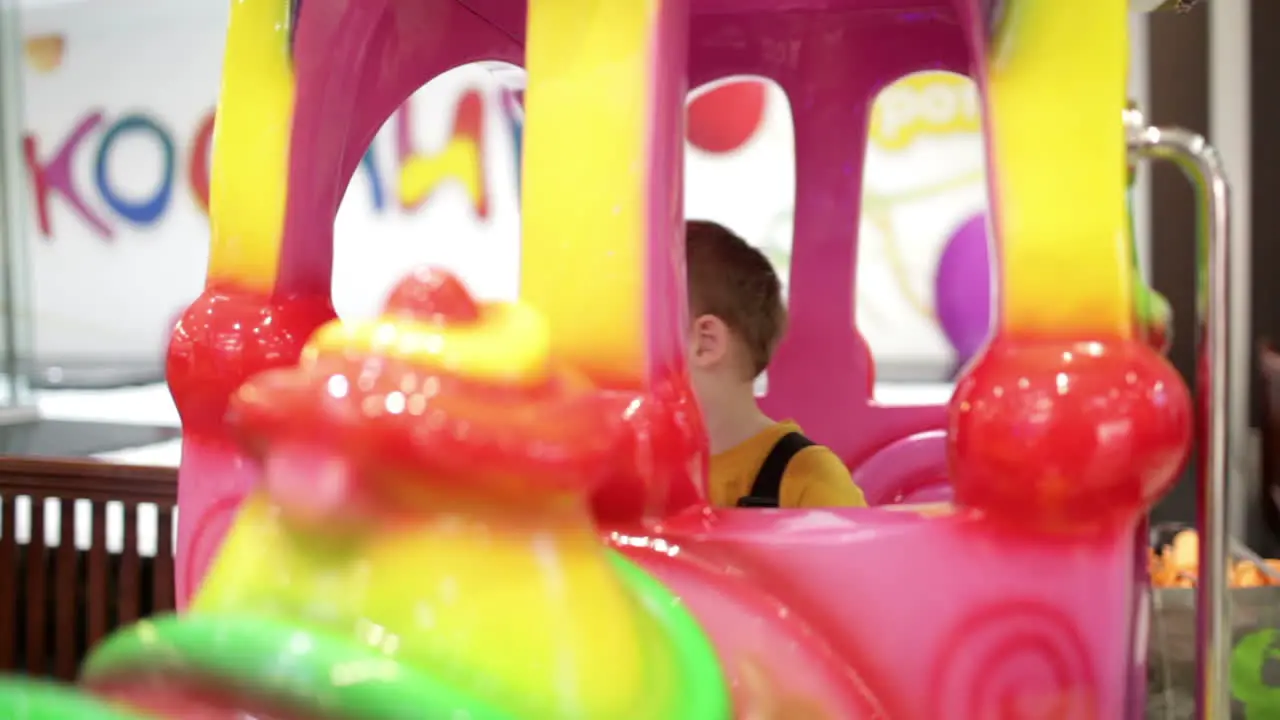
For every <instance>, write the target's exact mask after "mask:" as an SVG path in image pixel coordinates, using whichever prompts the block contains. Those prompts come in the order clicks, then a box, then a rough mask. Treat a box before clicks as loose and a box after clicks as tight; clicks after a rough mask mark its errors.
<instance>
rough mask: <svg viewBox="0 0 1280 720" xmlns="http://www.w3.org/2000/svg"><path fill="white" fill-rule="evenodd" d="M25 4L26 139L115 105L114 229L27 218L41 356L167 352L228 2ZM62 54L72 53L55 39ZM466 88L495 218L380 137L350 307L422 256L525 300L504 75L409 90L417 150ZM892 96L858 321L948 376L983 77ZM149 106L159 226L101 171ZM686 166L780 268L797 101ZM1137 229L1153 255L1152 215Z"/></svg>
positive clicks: (196, 284)
mask: <svg viewBox="0 0 1280 720" xmlns="http://www.w3.org/2000/svg"><path fill="white" fill-rule="evenodd" d="M24 8H25V11H24V13H23V24H24V26H25V28H24V29H25V33H26V35H27V38H28V47H27V51H28V57H27V59H28V67H27V68H26V73H25V81H24V91H25V104H26V108H25V112H26V123H27V129H28V132H29V133H30V135H31V137H32V139H33V140H34V142H35V143H36V145H37V146H38V153H37V154H38V155H39V160H40V162H41V164H43V163H46V162H47V161H48V160H49V159H50V158H51V156H52V155H53V153H54V152H55V151H56V150H57V149H58V146H59V145H60V144H61V143H62V141H63V138H64V137H66V135H67V134H68V133H69V132H70V131H71V130H72V129H73V128H74V127H75V126H76V125H77V124H78V123H79V122H80V121H81V120H82V119H83V118H84V117H86V115H87V114H89V113H90V112H92V111H100V112H101V113H102V114H103V117H104V121H103V123H102V124H101V125H100V126H98V127H97V128H95V129H94V130H93V131H92V132H90V133H89V134H88V136H87V137H86V138H85V139H84V141H83V142H82V144H81V145H80V146H79V147H78V149H77V150H75V152H74V155H73V157H72V163H71V168H72V173H71V176H72V180H73V187H74V188H75V190H76V192H77V193H78V194H79V195H80V196H82V197H83V199H84V202H85V204H86V205H87V207H88V209H89V211H90V212H91V213H93V214H94V215H96V216H99V217H100V218H101V219H102V220H103V222H104V224H105V226H106V227H108V228H109V237H108V236H107V234H106V233H105V232H103V231H101V230H95V228H94V227H93V226H92V225H91V223H88V222H86V221H85V218H84V217H83V216H82V215H81V214H80V213H79V212H78V211H77V210H76V209H74V208H73V207H72V206H71V204H70V203H69V202H68V201H67V198H66V197H62V196H58V195H57V194H56V193H54V194H53V195H49V199H48V212H49V225H50V232H49V233H47V234H45V233H42V232H41V230H40V227H39V223H38V222H37V220H38V218H37V217H36V215H37V213H36V212H35V208H34V207H33V208H32V212H30V213H29V221H30V222H29V224H30V226H31V227H30V232H29V234H28V249H29V253H28V254H29V256H30V264H31V274H32V283H31V284H32V287H33V290H32V294H31V298H30V299H31V302H32V303H33V311H34V325H35V338H34V342H35V350H36V354H37V356H38V357H39V358H41V359H44V360H46V361H49V360H59V361H69V360H70V361H74V360H76V359H110V360H141V361H148V360H151V359H158V358H159V357H160V356H161V353H162V352H163V347H164V344H165V342H166V341H167V335H168V332H169V328H170V324H171V322H172V320H173V318H174V317H175V316H176V315H177V313H178V312H180V311H181V310H182V309H183V308H184V307H185V306H186V304H187V303H188V302H190V301H191V300H192V299H193V298H194V297H195V296H196V295H197V294H198V293H199V292H200V289H201V287H202V284H203V279H204V271H205V265H206V262H207V238H208V224H207V219H206V217H205V215H204V214H203V212H202V210H201V208H200V206H199V203H198V202H197V201H196V200H195V198H194V196H193V193H192V192H191V189H190V184H189V182H188V178H187V176H188V173H189V170H190V165H191V162H192V157H193V155H192V152H193V150H192V148H193V145H194V144H195V141H196V139H197V138H196V130H197V127H198V125H199V124H200V122H201V120H202V119H203V118H204V117H205V116H206V115H207V113H208V112H209V111H210V110H211V109H212V107H213V105H214V102H215V100H216V94H217V88H218V83H219V73H220V66H221V62H220V56H221V52H222V42H223V28H224V27H225V24H226V2H225V1H224V0H186V1H185V2H182V3H155V2H152V1H150V0H115V1H114V2H112V3H110V4H104V3H94V2H87V1H84V0H82V1H79V2H50V1H49V0H27V2H26V4H25V5H24ZM1134 39H1135V48H1136V49H1138V50H1139V52H1137V53H1136V54H1135V57H1137V58H1144V57H1145V51H1144V50H1143V49H1142V48H1144V45H1143V44H1142V42H1143V39H1142V36H1141V33H1140V32H1139V33H1135V38H1134ZM59 47H60V49H61V52H60V54H59V53H57V52H52V51H51V50H52V49H57V48H59ZM1134 71H1135V87H1137V88H1139V96H1140V97H1141V96H1142V95H1143V94H1144V92H1145V82H1143V81H1142V79H1141V78H1142V77H1143V75H1144V69H1143V68H1141V66H1140V65H1135V68H1134ZM469 87H477V88H480V89H481V90H482V91H483V92H484V93H485V96H486V98H487V100H488V101H489V102H488V103H487V110H486V119H487V122H486V129H485V134H484V152H485V170H486V173H487V190H488V196H489V199H490V202H491V204H492V206H493V207H492V213H491V215H490V217H489V218H488V219H486V220H483V221H482V220H480V219H478V218H477V217H476V214H475V212H474V209H473V208H472V206H471V203H470V201H469V199H468V198H467V196H466V193H465V192H464V191H463V189H462V187H461V185H459V184H457V183H450V182H445V183H444V184H443V185H442V186H441V187H440V189H439V191H438V192H437V193H436V194H435V195H434V196H433V197H432V199H431V200H430V201H429V202H428V203H427V204H426V205H425V206H424V207H423V208H421V209H420V210H418V211H416V212H406V211H402V210H400V209H397V208H395V207H394V205H395V202H394V200H395V199H394V195H395V187H396V182H395V173H396V167H395V164H394V161H395V157H394V148H393V147H392V142H393V139H392V137H390V133H384V134H383V135H380V136H379V138H378V139H377V140H376V141H375V142H374V145H373V150H374V153H375V155H376V157H377V158H378V165H379V166H380V168H381V185H382V186H383V189H384V191H385V193H386V195H387V198H386V199H387V203H388V206H389V207H388V209H386V210H385V211H383V212H380V213H379V212H375V210H374V208H373V206H372V204H371V202H370V197H371V188H370V179H369V177H368V176H367V175H366V174H365V173H364V172H363V171H362V172H358V173H357V175H356V178H355V180H354V181H353V184H352V186H351V187H350V188H349V190H348V193H347V196H346V199H345V201H344V203H343V206H342V209H341V211H340V212H339V215H338V219H337V223H336V251H335V259H336V269H335V275H334V299H335V303H336V305H337V307H338V310H339V312H340V313H342V314H344V315H368V314H370V313H372V312H374V311H375V310H376V308H377V305H378V302H379V301H380V299H381V296H382V294H383V293H384V292H385V291H386V289H387V288H388V287H389V286H390V284H391V283H392V282H393V281H394V280H395V279H396V278H398V277H399V275H400V274H401V273H403V272H404V271H405V270H406V269H407V268H409V267H411V266H413V265H416V264H420V263H424V262H432V263H440V264H444V265H446V266H449V267H452V268H454V269H456V270H458V271H460V272H462V274H463V275H464V276H465V277H466V278H467V279H468V280H469V281H470V282H471V283H472V284H473V285H474V286H475V287H476V288H477V290H478V291H479V292H480V293H481V294H483V295H486V296H510V295H512V294H514V292H515V289H516V278H517V273H518V265H517V262H518V253H517V250H518V232H519V224H518V215H517V210H518V197H517V190H516V188H517V185H516V161H515V158H514V155H513V150H512V142H513V141H512V132H511V125H510V122H509V121H508V118H507V116H506V115H505V114H504V113H503V111H502V108H501V107H500V104H499V103H498V102H497V93H498V88H499V82H498V81H497V79H495V76H494V75H493V74H492V73H491V72H489V71H488V69H486V68H481V67H470V68H463V69H460V70H458V71H455V72H454V73H451V74H450V75H447V76H444V77H442V78H440V79H438V80H437V81H435V82H433V83H431V84H430V85H428V86H427V87H426V88H424V90H422V91H420V92H419V94H418V95H417V96H415V98H414V101H413V102H414V116H415V142H416V143H417V144H418V146H419V148H420V149H421V150H423V151H425V152H429V151H431V150H432V149H434V148H438V147H440V146H441V145H443V144H444V143H445V142H446V141H447V140H448V139H449V138H448V135H449V127H450V121H451V118H452V113H453V108H454V105H455V103H456V98H457V96H458V94H459V93H461V92H462V91H464V90H465V89H467V88H469ZM889 92H890V94H889V95H887V96H886V98H885V103H886V104H884V105H881V106H880V109H879V110H878V111H877V112H880V113H881V115H882V117H881V118H880V122H878V123H877V127H880V128H881V132H880V136H877V137H873V138H872V143H871V147H870V151H869V153H868V158H867V165H866V170H865V172H866V175H865V182H864V184H865V195H864V207H865V209H866V212H865V213H864V222H863V224H862V231H861V236H862V242H861V247H860V255H859V269H858V272H859V302H858V307H859V314H858V322H859V325H860V327H861V329H862V331H863V333H864V335H865V336H866V337H867V338H868V341H869V342H870V344H871V347H872V350H873V352H874V353H875V355H876V357H877V359H878V361H880V362H881V363H882V364H886V365H892V364H894V363H899V364H910V365H913V366H919V367H924V368H932V369H933V371H934V372H936V373H937V374H939V375H940V374H942V373H944V372H945V371H946V369H947V368H949V366H950V365H951V364H952V362H953V360H952V352H951V349H950V347H949V345H948V343H947V341H946V339H945V338H944V337H943V335H942V333H941V332H940V331H939V329H938V327H937V323H936V321H935V320H934V318H933V310H932V308H933V276H934V269H935V266H936V263H937V260H938V257H939V255H940V253H941V251H942V249H943V247H944V246H945V243H946V241H947V239H948V238H949V236H950V234H951V232H952V231H953V230H955V229H956V228H957V227H958V226H959V225H960V224H962V223H963V222H964V221H965V220H967V219H968V218H969V217H971V216H972V215H973V214H975V213H977V212H980V211H981V210H982V209H983V207H984V205H985V197H984V194H985V191H984V185H983V168H982V165H983V153H982V144H981V137H980V134H979V132H978V115H977V102H976V99H975V98H974V97H973V92H972V89H971V88H970V87H968V86H967V85H966V84H965V83H962V82H957V80H956V79H948V78H946V77H942V78H934V79H932V80H928V81H922V80H913V81H911V83H909V84H908V85H907V86H905V87H900V88H896V89H894V90H891V91H889ZM135 112H141V113H143V114H145V115H147V116H148V117H150V118H152V119H154V120H155V121H156V122H158V123H159V124H160V125H162V126H163V127H164V128H165V135H166V136H167V137H168V138H169V139H170V140H171V141H172V143H173V146H174V152H175V155H176V162H175V167H174V171H175V176H176V177H175V182H174V187H173V195H172V197H171V199H170V202H169V205H168V207H167V208H166V209H165V211H164V213H163V214H162V215H161V217H160V218H158V219H157V221H156V222H154V223H152V224H149V225H146V226H134V225H131V224H129V223H128V222H125V221H123V220H122V219H120V218H119V217H117V216H116V215H115V214H114V213H113V212H112V211H111V209H110V208H109V207H108V205H107V203H106V201H105V199H104V198H103V197H102V196H101V193H99V191H98V189H97V187H96V182H95V171H96V169H97V168H96V160H97V154H98V151H99V149H100V147H101V145H102V141H103V138H104V135H105V134H106V132H107V130H108V129H109V127H110V126H111V124H112V123H114V122H115V121H116V120H117V119H119V118H120V117H122V116H124V115H126V114H129V113H135ZM904 133H906V134H905V135H904ZM197 152H198V151H197ZM687 158H688V160H687V178H686V188H687V204H686V208H687V212H688V214H689V215H690V216H692V217H709V218H712V219H715V220H719V221H721V222H724V223H726V224H727V225H729V226H730V227H732V228H734V229H735V230H737V231H738V232H740V233H741V234H743V235H744V236H745V237H747V238H748V239H749V240H751V241H753V242H755V243H758V244H760V245H762V246H764V247H765V248H766V249H767V250H768V251H769V253H770V255H771V256H772V257H773V258H774V259H775V260H776V261H777V262H778V263H779V264H780V265H782V266H783V267H784V270H785V267H786V265H787V263H788V262H789V256H790V243H791V226H792V223H791V213H792V210H793V206H794V203H793V195H794V190H795V177H794V169H793V140H792V130H791V122H790V113H789V110H788V108H787V107H786V102H785V99H784V98H783V97H782V95H781V93H780V91H777V90H776V89H774V90H773V91H772V95H771V96H770V101H769V103H768V105H767V107H766V112H765V117H764V121H763V124H762V125H761V127H760V128H759V130H758V131H757V133H756V135H755V136H754V137H753V138H752V139H751V140H750V141H749V142H748V143H747V144H746V145H745V146H744V147H742V148H741V149H739V150H737V151H734V152H729V153H724V154H720V155H714V156H713V155H708V154H706V153H703V152H700V151H699V150H697V149H695V148H692V147H689V149H688V154H687ZM162 160H163V156H162V153H161V151H160V145H159V143H157V141H156V138H155V137H151V136H147V135H145V134H144V133H132V134H125V135H122V136H121V138H120V139H119V141H118V142H115V143H113V144H112V145H111V146H110V153H109V154H108V155H107V162H106V165H105V167H106V172H107V176H108V181H107V185H108V186H109V188H111V189H113V190H115V191H116V192H118V193H119V194H120V195H121V196H123V197H125V198H126V199H132V200H138V199H146V198H147V197H149V196H150V195H151V194H152V193H153V192H154V190H155V189H156V187H157V186H158V180H159V178H160V175H161V173H162V170H163V163H162ZM1139 202H1140V204H1141V203H1142V202H1144V201H1142V200H1140V201H1139ZM1138 232H1139V236H1140V238H1142V242H1141V243H1140V246H1141V247H1142V248H1143V250H1142V252H1143V253H1144V254H1145V247H1146V242H1145V238H1146V234H1147V233H1146V221H1145V215H1144V214H1143V213H1141V212H1140V213H1139V219H1138ZM851 301H852V299H851Z"/></svg>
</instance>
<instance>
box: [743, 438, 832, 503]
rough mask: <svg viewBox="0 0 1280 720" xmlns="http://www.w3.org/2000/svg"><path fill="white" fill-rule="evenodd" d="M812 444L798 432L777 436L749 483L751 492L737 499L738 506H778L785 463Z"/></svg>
mask: <svg viewBox="0 0 1280 720" xmlns="http://www.w3.org/2000/svg"><path fill="white" fill-rule="evenodd" d="M813 444H814V442H813V441H812V440H810V439H809V438H807V437H805V436H804V435H802V434H800V433H798V432H789V433H787V434H786V435H783V436H782V437H781V438H779V439H778V442H777V444H775V445H774V446H773V449H772V450H770V451H769V455H768V457H766V458H765V459H764V462H763V463H762V464H761V465H760V472H758V473H756V480H755V483H753V484H752V485H751V494H750V495H747V496H746V497H744V498H742V499H740V500H738V507H751V508H776V507H778V502H779V499H778V498H779V493H780V492H781V490H782V476H783V475H784V474H785V473H786V472H787V465H790V464H791V458H793V457H795V456H796V455H797V454H798V453H799V452H800V451H801V450H804V449H805V448H807V447H810V446H812V445H813Z"/></svg>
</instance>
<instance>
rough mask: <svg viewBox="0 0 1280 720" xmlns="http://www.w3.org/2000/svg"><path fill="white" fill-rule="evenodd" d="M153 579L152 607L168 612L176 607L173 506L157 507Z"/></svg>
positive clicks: (156, 610) (157, 610) (158, 610)
mask: <svg viewBox="0 0 1280 720" xmlns="http://www.w3.org/2000/svg"><path fill="white" fill-rule="evenodd" d="M153 563H154V565H153V566H152V568H153V575H152V581H151V591H152V607H153V608H154V609H155V612H157V613H159V612H168V611H170V610H172V609H173V607H174V601H175V598H174V577H173V508H172V507H170V506H168V505H159V506H157V507H156V556H155V559H154V560H153Z"/></svg>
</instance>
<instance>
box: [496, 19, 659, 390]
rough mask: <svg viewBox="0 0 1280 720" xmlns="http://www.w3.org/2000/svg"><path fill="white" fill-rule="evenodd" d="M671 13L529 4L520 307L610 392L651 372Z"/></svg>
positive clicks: (557, 348) (558, 349)
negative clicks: (651, 242)
mask: <svg viewBox="0 0 1280 720" xmlns="http://www.w3.org/2000/svg"><path fill="white" fill-rule="evenodd" d="M661 6H662V0H529V27H528V38H527V42H526V59H527V60H526V62H527V66H528V71H529V82H528V87H527V90H526V93H525V108H526V122H525V130H524V133H525V134H524V175H523V181H522V187H523V194H524V205H523V220H522V222H523V236H522V243H523V245H522V250H521V272H520V283H521V286H520V290H521V296H522V298H523V299H524V300H525V301H526V302H529V303H531V304H532V305H533V306H534V307H536V308H538V309H539V310H541V311H542V312H543V313H545V314H546V317H547V319H548V321H549V323H550V327H551V333H552V346H553V348H554V351H555V352H556V353H557V354H558V355H559V356H560V357H561V358H563V359H566V360H568V361H569V362H572V363H574V364H576V365H578V366H579V367H581V368H582V369H583V370H585V371H586V372H587V373H588V374H590V375H591V376H592V377H593V378H595V379H596V380H597V381H602V382H606V383H607V384H610V385H618V384H622V385H633V384H638V383H639V382H640V380H641V377H642V374H643V372H644V362H645V337H646V335H645V332H644V320H645V318H644V308H645V304H644V303H645V296H644V282H645V273H646V265H647V263H646V262H645V252H646V238H647V236H648V229H647V217H646V213H647V202H646V199H647V191H648V186H649V178H648V176H647V174H648V172H649V171H648V157H647V156H648V147H649V142H648V133H649V129H650V122H651V119H652V116H653V99H652V90H651V89H652V87H653V85H654V83H653V81H654V67H655V63H654V58H653V55H654V52H655V48H656V47H657V43H656V42H655V35H656V33H657V30H658V21H659V17H660V14H661V9H662V8H661ZM667 190H668V191H670V192H675V191H676V189H674V188H668V189H667Z"/></svg>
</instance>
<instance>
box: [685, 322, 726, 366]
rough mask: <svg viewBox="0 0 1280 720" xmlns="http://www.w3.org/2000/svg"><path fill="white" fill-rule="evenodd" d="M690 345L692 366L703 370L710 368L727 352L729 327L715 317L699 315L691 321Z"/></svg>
mask: <svg viewBox="0 0 1280 720" xmlns="http://www.w3.org/2000/svg"><path fill="white" fill-rule="evenodd" d="M692 343H693V350H692V352H691V353H690V357H691V362H692V363H693V365H694V366H695V367H699V368H703V369H705V368H708V367H711V366H713V365H715V364H717V363H719V362H720V361H721V360H722V359H723V358H724V356H725V353H726V352H728V350H729V326H727V325H725V324H724V321H723V320H721V319H720V318H718V317H716V316H715V315H699V316H698V317H696V318H694V320H693V338H692Z"/></svg>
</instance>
